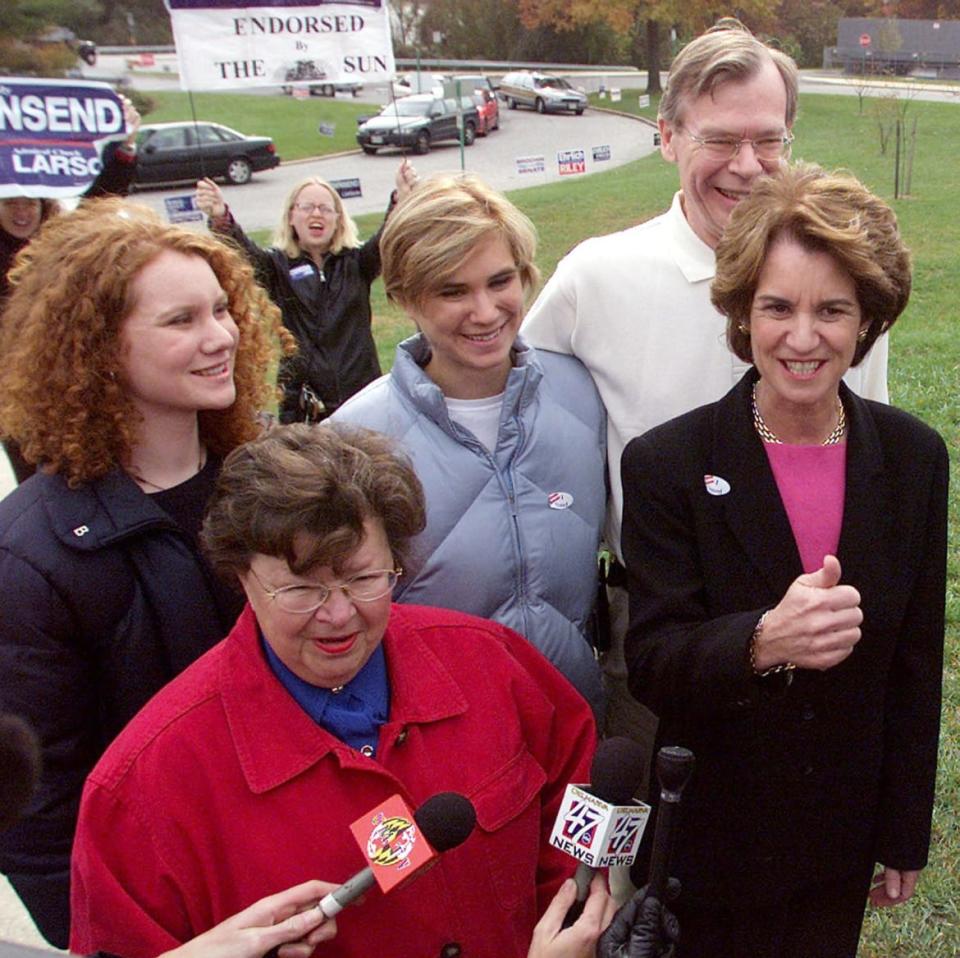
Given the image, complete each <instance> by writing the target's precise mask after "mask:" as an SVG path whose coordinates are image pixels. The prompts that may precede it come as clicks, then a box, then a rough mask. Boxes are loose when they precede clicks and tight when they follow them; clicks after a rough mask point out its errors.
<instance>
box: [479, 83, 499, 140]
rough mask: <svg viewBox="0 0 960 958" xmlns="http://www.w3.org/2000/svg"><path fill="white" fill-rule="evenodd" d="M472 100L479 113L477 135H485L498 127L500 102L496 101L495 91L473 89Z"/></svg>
mask: <svg viewBox="0 0 960 958" xmlns="http://www.w3.org/2000/svg"><path fill="white" fill-rule="evenodd" d="M473 102H474V104H475V106H476V108H477V113H479V114H480V124H479V126H478V127H477V134H478V135H479V136H486V135H487V134H488V133H492V132H493V131H494V130H499V129H500V104H499V103H498V102H497V95H496V93H491V92H490V91H489V90H475V91H474V93H473Z"/></svg>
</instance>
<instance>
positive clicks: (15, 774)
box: [0, 713, 41, 831]
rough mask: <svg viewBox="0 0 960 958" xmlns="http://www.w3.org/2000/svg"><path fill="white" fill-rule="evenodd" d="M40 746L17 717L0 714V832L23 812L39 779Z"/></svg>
mask: <svg viewBox="0 0 960 958" xmlns="http://www.w3.org/2000/svg"><path fill="white" fill-rule="evenodd" d="M40 764H41V763H40V743H39V741H38V739H37V736H36V734H35V733H34V731H33V729H32V728H30V726H29V725H28V724H27V723H26V722H25V721H24V720H23V719H22V718H20V717H19V716H17V715H11V714H9V713H4V714H0V831H3V830H4V829H5V828H9V827H10V826H11V825H12V824H13V823H14V822H15V821H16V820H17V819H18V818H19V817H20V816H21V815H22V814H23V812H24V810H25V809H26V807H27V805H29V804H30V799H31V798H32V797H33V791H34V789H35V788H36V787H37V781H38V780H39V778H40Z"/></svg>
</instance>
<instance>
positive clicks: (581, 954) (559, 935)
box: [527, 874, 615, 958]
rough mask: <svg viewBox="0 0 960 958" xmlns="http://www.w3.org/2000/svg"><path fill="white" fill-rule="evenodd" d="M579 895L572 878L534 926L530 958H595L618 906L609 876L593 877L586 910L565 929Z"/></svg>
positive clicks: (585, 905) (597, 875)
mask: <svg viewBox="0 0 960 958" xmlns="http://www.w3.org/2000/svg"><path fill="white" fill-rule="evenodd" d="M576 898H577V883H576V882H575V881H574V880H573V879H572V878H568V879H567V880H566V881H565V882H564V883H563V884H562V885H561V886H560V890H559V891H558V892H557V893H556V895H554V896H553V901H552V902H550V905H549V906H548V908H547V910H546V911H545V912H544V913H543V917H542V918H541V919H540V921H538V922H537V926H536V928H534V929H533V938H532V939H531V940H530V950H529V951H528V952H527V958H593V956H594V949H595V947H596V944H597V939H598V938H599V937H600V933H601V932H602V931H603V929H604V928H606V927H607V925H608V924H610V919H611V917H612V916H613V911H614V907H615V906H614V904H613V899H612V898H611V897H610V895H609V893H608V892H607V880H606V878H605V876H604V875H602V874H596V875H594V876H593V879H592V880H591V882H590V892H589V894H588V895H587V900H586V902H585V903H584V906H583V912H582V913H581V915H580V917H579V918H578V919H577V920H576V921H575V922H574V923H573V924H572V925H571V926H570V927H569V928H564V927H563V919H564V918H565V917H566V914H567V912H568V911H569V910H570V906H571V905H572V904H573V903H574V901H576Z"/></svg>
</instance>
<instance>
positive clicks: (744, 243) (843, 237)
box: [710, 163, 911, 366]
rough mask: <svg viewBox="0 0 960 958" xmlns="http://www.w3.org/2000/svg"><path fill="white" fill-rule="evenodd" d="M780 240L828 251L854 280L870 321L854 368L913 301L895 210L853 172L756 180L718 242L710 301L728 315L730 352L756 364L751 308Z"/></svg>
mask: <svg viewBox="0 0 960 958" xmlns="http://www.w3.org/2000/svg"><path fill="white" fill-rule="evenodd" d="M782 238H789V239H791V240H794V241H795V242H797V243H799V244H800V245H801V246H802V247H804V248H805V249H809V250H812V251H816V252H823V253H828V254H829V255H830V256H832V257H833V259H834V260H836V262H837V264H838V265H839V266H840V267H841V268H842V269H843V270H844V271H845V272H846V273H847V274H848V275H849V276H850V278H851V279H852V280H853V282H854V285H855V287H856V291H857V302H858V303H859V306H860V312H861V316H862V319H863V322H864V324H865V326H864V329H865V333H864V336H863V338H862V339H858V340H857V348H856V351H855V352H854V357H853V362H852V365H854V366H856V365H857V363H859V362H860V360H861V359H863V357H864V356H865V355H866V354H867V352H868V351H869V350H870V347H871V346H872V345H873V344H874V342H876V340H877V337H878V336H880V335H881V334H882V333H885V332H886V331H887V330H888V329H889V328H890V327H891V326H892V325H893V324H894V323H895V322H896V320H897V317H899V316H900V314H901V313H902V312H903V310H904V309H905V308H906V305H907V301H908V300H909V299H910V285H911V268H910V252H909V250H908V249H907V247H906V246H905V245H904V242H903V239H902V238H901V236H900V230H899V228H898V227H897V218H896V216H895V215H894V212H893V210H892V209H890V207H889V206H888V205H887V204H886V203H884V201H883V200H881V199H880V198H879V197H877V196H875V195H874V194H873V193H871V192H870V191H869V190H868V189H867V188H866V187H865V186H864V185H863V184H862V183H861V182H860V181H859V180H858V179H857V178H856V177H854V176H852V175H851V174H849V173H846V172H842V171H838V172H834V173H828V172H826V171H824V170H822V169H821V168H820V167H819V166H815V165H813V164H812V163H798V164H797V165H796V166H792V167H784V168H783V169H781V170H780V171H779V172H778V173H776V174H775V175H773V176H764V177H761V178H760V179H758V180H757V181H756V183H755V184H754V186H753V190H752V192H751V193H750V195H749V196H748V197H747V198H746V199H744V200H741V201H740V202H739V203H738V204H737V205H736V207H735V208H734V211H733V213H732V215H731V217H730V222H729V223H728V224H727V228H726V229H725V230H724V233H723V237H722V239H721V240H720V242H719V244H718V245H717V251H716V252H717V271H716V278H715V279H714V281H713V285H712V286H711V288H710V298H711V300H712V301H713V305H714V306H715V307H716V308H717V309H718V310H719V311H720V312H721V313H723V314H724V315H725V316H726V317H727V342H728V344H729V346H730V349H731V350H732V351H733V352H734V353H735V354H736V355H737V356H739V357H740V359H742V360H744V362H750V361H751V350H750V312H751V309H752V307H753V298H754V296H755V294H756V291H757V283H758V282H759V279H760V273H761V271H762V270H763V264H764V262H765V261H766V258H767V255H768V253H769V251H770V248H771V247H772V246H773V244H774V243H775V242H776V241H777V240H779V239H782Z"/></svg>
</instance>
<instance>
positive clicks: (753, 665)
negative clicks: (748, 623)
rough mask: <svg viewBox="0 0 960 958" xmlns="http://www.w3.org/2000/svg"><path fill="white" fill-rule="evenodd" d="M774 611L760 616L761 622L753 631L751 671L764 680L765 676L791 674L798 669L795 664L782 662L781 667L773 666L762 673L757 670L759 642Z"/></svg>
mask: <svg viewBox="0 0 960 958" xmlns="http://www.w3.org/2000/svg"><path fill="white" fill-rule="evenodd" d="M772 611H773V610H772V609H767V611H766V612H764V613H763V615H761V616H760V619H759V621H758V622H757V624H756V626H755V627H754V629H753V635H751V636H750V669H751V670H752V671H753V674H754V675H756V676H758V677H760V678H763V677H764V676H765V675H776V673H777V672H789V671H791V670H792V669H795V668H796V665H794V664H793V662H781V663H780V664H779V665H772V666H770V668H769V669H764V670H763V671H762V672H761V671H760V670H759V669H758V668H757V640H758V639H759V638H760V633H761V632H762V631H763V623H764V622H765V621H766V619H767V616H768V615H769V614H770V613H771V612H772Z"/></svg>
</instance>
